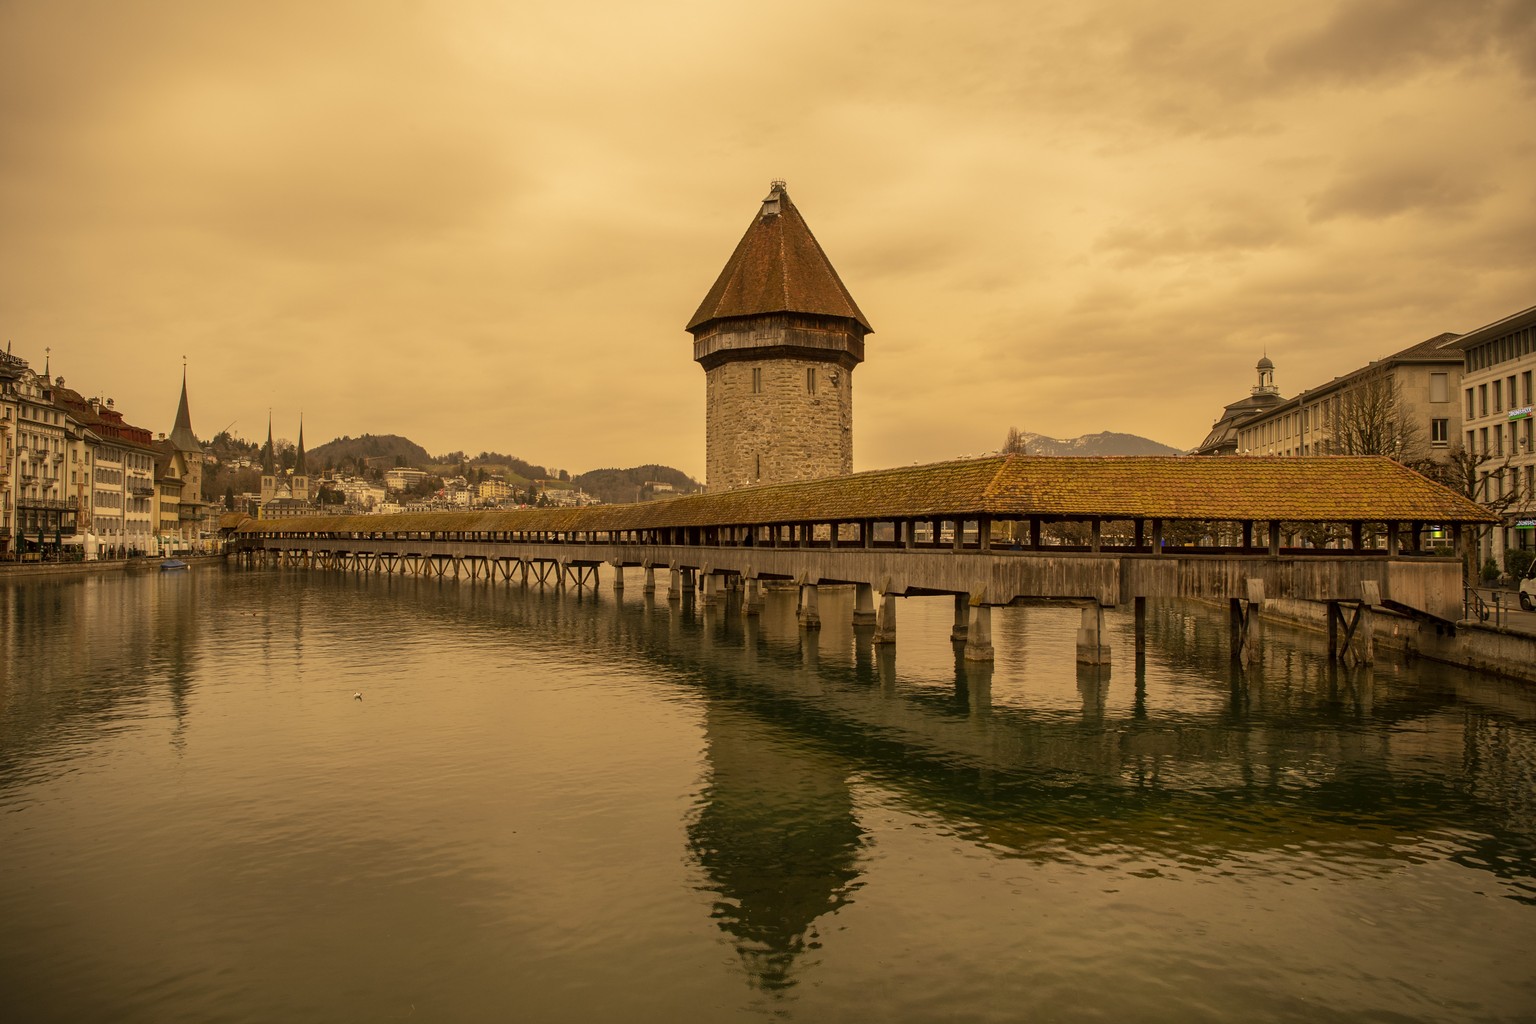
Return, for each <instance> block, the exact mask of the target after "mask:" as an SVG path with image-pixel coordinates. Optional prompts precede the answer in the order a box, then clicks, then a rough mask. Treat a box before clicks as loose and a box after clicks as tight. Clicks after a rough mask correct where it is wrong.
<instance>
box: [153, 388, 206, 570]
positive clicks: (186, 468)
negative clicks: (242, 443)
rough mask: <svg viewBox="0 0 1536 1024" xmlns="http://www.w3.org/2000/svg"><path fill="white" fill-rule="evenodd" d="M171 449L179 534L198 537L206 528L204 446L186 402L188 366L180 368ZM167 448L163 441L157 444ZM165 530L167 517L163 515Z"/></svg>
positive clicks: (186, 539)
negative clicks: (177, 486) (178, 487)
mask: <svg viewBox="0 0 1536 1024" xmlns="http://www.w3.org/2000/svg"><path fill="white" fill-rule="evenodd" d="M167 442H168V443H169V446H170V451H172V452H174V453H175V455H176V456H177V457H176V458H173V459H171V460H169V462H168V466H169V467H170V468H171V469H172V470H174V471H176V472H177V473H179V479H180V482H181V485H182V486H181V493H180V495H179V500H178V501H177V502H176V512H177V522H176V530H175V532H176V535H177V536H178V537H180V538H181V540H183V541H195V540H197V539H198V537H199V535H200V534H201V533H202V532H203V520H204V518H205V515H206V513H207V511H208V507H207V506H208V503H207V502H206V501H204V500H203V462H204V455H203V446H202V443H201V442H199V441H198V439H197V435H196V434H195V433H193V431H192V412H191V409H190V407H189V406H188V404H187V370H186V367H182V370H181V400H180V401H179V402H178V403H177V405H176V422H175V424H174V425H173V426H172V427H171V436H170V437H169V438H168V439H167ZM156 447H157V448H160V449H161V450H165V447H164V445H159V444H157V445H156ZM161 529H162V532H163V531H164V529H165V521H164V519H163V517H162V526H161Z"/></svg>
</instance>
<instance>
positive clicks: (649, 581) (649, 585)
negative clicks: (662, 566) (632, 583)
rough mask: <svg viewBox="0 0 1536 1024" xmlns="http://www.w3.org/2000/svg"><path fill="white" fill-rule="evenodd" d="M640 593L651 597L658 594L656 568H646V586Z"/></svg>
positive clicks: (650, 566) (649, 566)
mask: <svg viewBox="0 0 1536 1024" xmlns="http://www.w3.org/2000/svg"><path fill="white" fill-rule="evenodd" d="M640 593H642V594H646V595H650V594H654V593H656V567H655V566H654V565H648V566H646V567H645V585H644V586H642V587H641V588H640Z"/></svg>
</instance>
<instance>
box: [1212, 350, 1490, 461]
mask: <svg viewBox="0 0 1536 1024" xmlns="http://www.w3.org/2000/svg"><path fill="white" fill-rule="evenodd" d="M1457 337H1458V336H1457V335H1455V334H1440V335H1436V336H1435V337H1433V338H1429V339H1427V340H1425V341H1421V342H1419V343H1418V344H1416V345H1411V346H1409V347H1408V348H1405V349H1403V350H1402V351H1401V352H1396V353H1393V354H1392V355H1389V356H1386V357H1385V358H1383V359H1378V360H1374V361H1373V362H1370V363H1368V364H1366V365H1365V366H1362V367H1360V368H1359V369H1357V370H1353V371H1351V372H1349V373H1346V374H1344V375H1343V376H1340V377H1335V378H1334V379H1333V380H1331V381H1328V382H1327V383H1325V384H1322V385H1319V386H1318V387H1314V388H1309V389H1307V390H1305V391H1302V392H1301V393H1300V394H1298V395H1296V396H1295V397H1293V398H1280V396H1279V392H1278V390H1277V389H1275V388H1274V384H1273V380H1274V378H1273V375H1272V374H1273V371H1274V366H1273V364H1270V365H1269V366H1265V363H1266V362H1268V360H1267V359H1265V360H1260V363H1259V374H1260V380H1259V386H1258V387H1255V388H1254V389H1253V393H1252V394H1251V395H1250V398H1252V399H1256V400H1257V401H1256V402H1253V403H1251V404H1250V406H1249V408H1248V409H1246V410H1245V409H1243V408H1242V405H1243V403H1242V402H1238V403H1234V404H1233V405H1231V406H1228V407H1227V409H1228V410H1231V411H1232V415H1231V416H1230V418H1229V417H1228V415H1227V414H1226V413H1224V414H1223V417H1222V418H1221V419H1218V420H1217V422H1216V425H1215V426H1214V427H1213V428H1212V432H1211V434H1210V435H1208V436H1207V438H1206V440H1205V441H1204V442H1202V444H1201V446H1200V448H1199V449H1197V451H1198V452H1200V453H1202V454H1237V455H1282V456H1291V455H1388V456H1391V457H1392V458H1395V459H1397V460H1398V461H1399V462H1403V463H1414V462H1419V461H1424V460H1434V461H1444V460H1445V459H1446V458H1447V457H1448V455H1449V452H1450V447H1451V442H1452V441H1453V440H1454V439H1455V438H1457V437H1459V436H1460V430H1461V413H1460V404H1459V402H1457V401H1456V398H1457V395H1458V394H1459V388H1460V382H1461V368H1462V359H1461V352H1460V351H1459V350H1458V349H1456V348H1455V347H1454V346H1451V345H1450V343H1451V342H1453V341H1455V340H1456V338H1457ZM1266 370H1267V371H1269V373H1270V376H1266V375H1265V371H1266ZM1277 399H1278V400H1277Z"/></svg>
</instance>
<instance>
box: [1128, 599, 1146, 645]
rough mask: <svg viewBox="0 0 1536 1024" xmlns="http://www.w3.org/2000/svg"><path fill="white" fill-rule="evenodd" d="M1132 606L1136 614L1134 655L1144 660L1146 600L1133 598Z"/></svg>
mask: <svg viewBox="0 0 1536 1024" xmlns="http://www.w3.org/2000/svg"><path fill="white" fill-rule="evenodd" d="M1132 605H1133V607H1134V608H1135V614H1136V654H1137V656H1138V657H1143V658H1144V657H1145V656H1146V653H1147V599H1146V598H1144V597H1138V598H1134V599H1133V600H1132Z"/></svg>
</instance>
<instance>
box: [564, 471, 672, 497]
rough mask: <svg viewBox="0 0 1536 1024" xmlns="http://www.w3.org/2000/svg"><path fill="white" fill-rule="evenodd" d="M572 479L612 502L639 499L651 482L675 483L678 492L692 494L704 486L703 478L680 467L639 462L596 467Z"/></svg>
mask: <svg viewBox="0 0 1536 1024" xmlns="http://www.w3.org/2000/svg"><path fill="white" fill-rule="evenodd" d="M571 482H572V483H573V484H575V485H576V486H577V487H580V488H581V489H582V490H584V491H586V492H587V493H588V494H590V495H592V496H593V497H595V498H600V499H602V500H603V501H605V502H607V503H609V504H619V503H621V502H626V501H635V500H637V499H638V498H639V497H640V490H641V488H642V487H643V486H644V485H645V484H648V483H663V484H671V485H672V487H673V488H674V490H675V492H676V493H678V494H689V493H691V492H693V491H697V490H699V489H700V488H701V485H700V484H699V482H698V481H697V480H695V479H693V477H691V476H689V475H688V474H687V473H684V472H683V471H682V470H680V469H673V468H672V467H671V466H656V465H651V466H635V467H634V468H632V469H593V470H589V471H588V472H586V473H582V474H581V475H580V476H575V477H572V478H571Z"/></svg>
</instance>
